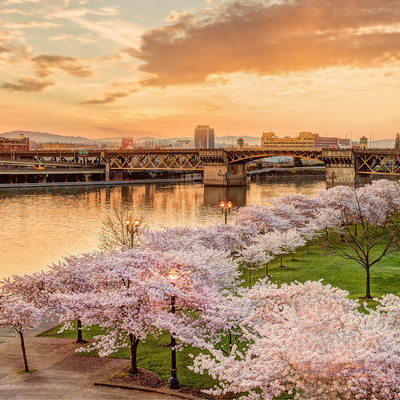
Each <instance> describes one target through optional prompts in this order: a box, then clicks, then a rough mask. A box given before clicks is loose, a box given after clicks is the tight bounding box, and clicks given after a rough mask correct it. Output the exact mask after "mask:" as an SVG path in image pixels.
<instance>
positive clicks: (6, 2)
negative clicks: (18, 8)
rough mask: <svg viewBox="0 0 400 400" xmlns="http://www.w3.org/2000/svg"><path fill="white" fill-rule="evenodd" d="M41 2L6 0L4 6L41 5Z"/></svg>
mask: <svg viewBox="0 0 400 400" xmlns="http://www.w3.org/2000/svg"><path fill="white" fill-rule="evenodd" d="M39 1H40V0H6V1H5V2H4V5H5V6H9V5H10V4H26V3H39Z"/></svg>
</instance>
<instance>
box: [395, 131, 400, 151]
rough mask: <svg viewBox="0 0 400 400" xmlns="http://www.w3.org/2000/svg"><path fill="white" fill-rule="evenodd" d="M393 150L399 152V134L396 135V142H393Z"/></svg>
mask: <svg viewBox="0 0 400 400" xmlns="http://www.w3.org/2000/svg"><path fill="white" fill-rule="evenodd" d="M394 148H395V149H396V150H400V134H399V133H396V140H395V142H394Z"/></svg>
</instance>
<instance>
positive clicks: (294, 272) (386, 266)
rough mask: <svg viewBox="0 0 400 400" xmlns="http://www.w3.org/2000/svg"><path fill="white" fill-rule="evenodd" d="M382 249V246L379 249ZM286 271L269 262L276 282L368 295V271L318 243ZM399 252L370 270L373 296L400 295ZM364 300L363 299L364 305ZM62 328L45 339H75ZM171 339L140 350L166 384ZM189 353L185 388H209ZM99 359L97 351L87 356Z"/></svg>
mask: <svg viewBox="0 0 400 400" xmlns="http://www.w3.org/2000/svg"><path fill="white" fill-rule="evenodd" d="M378 247H379V248H380V247H381V245H379V246H378ZM283 264H284V265H285V267H284V268H281V267H280V266H279V265H280V260H279V259H275V260H273V261H272V262H270V263H269V269H268V274H269V275H270V279H271V280H272V281H273V282H279V283H290V282H294V281H299V282H306V281H308V280H312V281H318V280H321V279H323V283H324V284H331V285H332V286H334V287H339V288H341V289H344V290H347V291H349V297H350V298H352V299H357V298H360V297H362V296H363V295H364V293H365V288H364V284H365V272H364V270H363V268H362V267H360V266H359V265H358V264H357V263H356V262H355V261H352V260H345V259H342V258H340V257H338V256H335V255H333V254H329V253H327V252H325V251H324V250H323V248H322V243H318V242H317V243H315V244H313V245H311V246H310V248H309V252H308V253H307V249H306V248H305V247H304V248H301V249H299V251H298V252H296V254H295V258H294V259H292V256H291V255H288V256H285V257H284V263H283ZM399 265H400V252H398V253H395V254H390V255H388V256H386V257H385V258H384V259H383V260H382V261H380V262H379V263H377V264H376V265H375V266H374V267H373V268H372V269H371V288H372V295H373V296H375V297H381V296H382V295H384V294H387V293H395V294H396V293H398V292H399V288H400V267H399ZM242 272H243V276H242V278H243V281H244V286H248V278H249V274H248V271H246V270H243V271H242ZM264 277H265V268H260V269H258V270H255V271H252V283H253V284H254V282H255V281H256V280H258V279H262V278H264ZM363 301H365V300H362V301H361V302H363ZM367 303H368V304H369V306H372V307H374V305H375V304H376V303H375V302H374V301H372V300H369V301H367ZM58 331H59V328H53V329H51V330H49V331H47V332H45V333H43V335H44V336H48V337H52V338H54V337H59V338H64V339H65V338H69V339H71V340H73V339H74V338H75V337H76V332H75V331H72V330H71V331H69V330H67V331H64V332H63V333H62V334H58V333H57V332H58ZM100 333H101V331H100V330H99V328H98V327H95V326H94V327H90V328H89V329H87V330H86V331H85V332H84V335H85V338H86V339H91V338H92V337H93V336H96V335H98V334H100ZM169 340H170V337H169V335H168V334H167V333H164V334H162V335H160V336H158V337H153V336H149V337H148V339H146V341H145V342H142V343H140V344H139V347H138V365H139V366H140V367H141V368H145V369H147V370H151V371H154V372H156V373H157V375H158V377H159V378H161V379H163V380H165V381H167V380H168V378H169V371H170V369H169V368H170V364H169V362H170V358H169V356H170V348H169V347H168V343H169ZM190 354H194V355H197V354H199V350H198V349H196V348H191V347H188V348H185V349H183V350H182V351H179V352H178V355H177V365H178V368H177V369H178V375H179V380H180V382H181V383H182V384H183V385H186V386H191V387H193V388H196V389H204V388H210V387H212V386H213V385H214V384H215V381H213V379H212V378H211V377H210V376H208V375H200V374H195V373H194V372H192V371H190V370H189V369H188V368H187V366H188V365H190V364H191V362H192V361H191V360H192V359H191V357H190ZM88 355H90V356H94V357H96V356H97V354H96V352H90V353H88ZM129 355H130V353H129V348H123V349H120V350H118V351H117V352H116V353H114V354H113V355H112V356H111V357H115V358H125V359H129ZM289 398H290V397H289Z"/></svg>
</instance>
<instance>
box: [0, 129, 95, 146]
mask: <svg viewBox="0 0 400 400" xmlns="http://www.w3.org/2000/svg"><path fill="white" fill-rule="evenodd" d="M21 134H22V135H24V136H26V137H28V138H29V139H30V140H33V141H35V142H38V143H85V144H89V143H92V142H93V140H91V139H88V138H85V137H82V136H64V135H55V134H53V133H47V132H32V131H12V132H5V133H1V134H0V136H3V137H7V138H12V137H17V136H18V135H21Z"/></svg>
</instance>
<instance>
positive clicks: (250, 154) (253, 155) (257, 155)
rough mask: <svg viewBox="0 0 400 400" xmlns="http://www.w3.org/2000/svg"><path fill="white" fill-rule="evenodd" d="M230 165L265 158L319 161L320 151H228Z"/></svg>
mask: <svg viewBox="0 0 400 400" xmlns="http://www.w3.org/2000/svg"><path fill="white" fill-rule="evenodd" d="M228 153H229V162H230V163H237V164H240V163H244V162H247V161H252V160H258V159H261V158H267V157H298V158H302V159H308V160H314V161H321V154H322V152H321V151H318V150H310V151H307V150H251V149H246V150H229V152H228Z"/></svg>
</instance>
